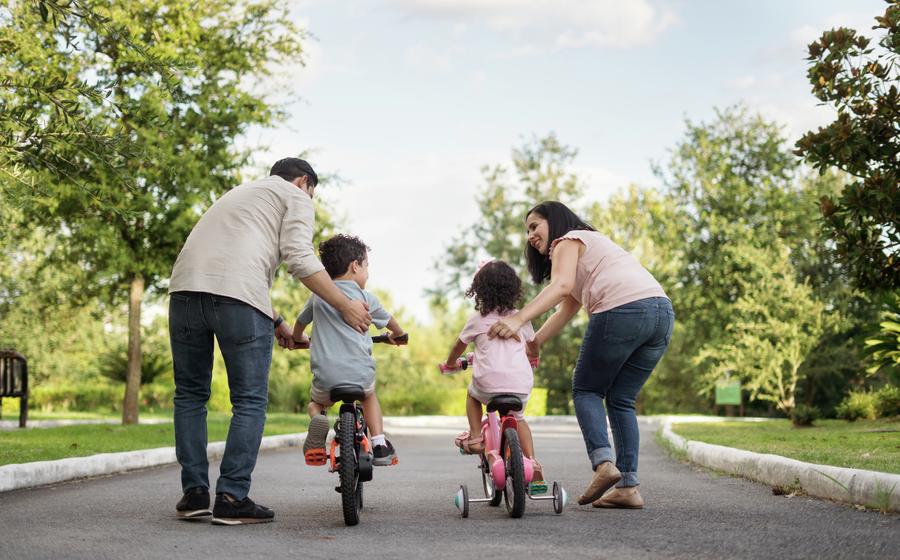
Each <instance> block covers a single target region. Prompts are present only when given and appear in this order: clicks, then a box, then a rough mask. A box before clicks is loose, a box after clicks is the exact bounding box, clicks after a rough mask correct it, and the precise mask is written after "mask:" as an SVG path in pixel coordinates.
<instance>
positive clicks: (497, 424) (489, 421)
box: [473, 412, 534, 501]
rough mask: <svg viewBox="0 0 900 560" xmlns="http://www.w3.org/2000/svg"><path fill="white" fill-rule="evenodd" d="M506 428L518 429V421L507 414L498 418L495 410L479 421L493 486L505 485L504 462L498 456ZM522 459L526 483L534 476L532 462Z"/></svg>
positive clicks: (526, 458)
mask: <svg viewBox="0 0 900 560" xmlns="http://www.w3.org/2000/svg"><path fill="white" fill-rule="evenodd" d="M507 428H512V429H513V430H518V422H516V419H515V417H514V416H512V415H509V414H508V415H506V416H503V417H502V418H499V419H498V414H497V413H496V412H488V413H487V414H486V415H485V417H484V419H483V420H482V421H481V435H482V436H483V437H484V455H485V459H486V460H487V464H488V465H490V469H491V479H492V480H493V482H494V488H503V486H505V485H506V463H505V461H504V460H503V457H501V456H500V450H501V449H503V444H504V441H503V433H504V432H505V431H506V429H507ZM522 460H523V463H524V466H525V484H528V483H530V482H531V480H532V478H533V477H534V463H533V462H532V460H531V459H529V458H528V457H523V458H522ZM473 501H475V500H473Z"/></svg>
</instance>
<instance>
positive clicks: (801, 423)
mask: <svg viewBox="0 0 900 560" xmlns="http://www.w3.org/2000/svg"><path fill="white" fill-rule="evenodd" d="M819 417H820V414H819V409H817V408H816V407H814V406H809V405H808V404H798V405H797V406H795V407H794V408H792V409H791V424H793V425H794V426H797V427H807V426H812V425H813V423H814V422H815V421H816V420H818V419H819Z"/></svg>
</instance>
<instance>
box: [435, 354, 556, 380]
mask: <svg viewBox="0 0 900 560" xmlns="http://www.w3.org/2000/svg"><path fill="white" fill-rule="evenodd" d="M474 363H475V353H474V352H469V353H468V354H466V355H465V356H462V357H460V358H457V359H456V366H455V367H450V366H448V365H447V364H445V363H440V364H438V369H439V370H440V371H441V374H443V375H450V374H451V373H457V372H459V371H462V370H464V369H468V367H469V365H470V364H474ZM528 363H529V364H530V365H531V369H537V367H538V366H539V365H541V358H540V357H539V356H538V357H534V358H532V357H531V356H529V357H528Z"/></svg>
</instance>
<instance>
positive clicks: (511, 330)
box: [488, 313, 522, 340]
mask: <svg viewBox="0 0 900 560" xmlns="http://www.w3.org/2000/svg"><path fill="white" fill-rule="evenodd" d="M520 328H522V321H521V320H520V319H519V314H518V313H514V314H512V315H510V316H509V317H504V318H502V319H500V320H499V321H497V322H496V323H494V325H493V326H492V327H491V330H489V331H488V338H495V337H498V336H499V337H500V338H514V339H516V340H522V339H521V338H519V329H520Z"/></svg>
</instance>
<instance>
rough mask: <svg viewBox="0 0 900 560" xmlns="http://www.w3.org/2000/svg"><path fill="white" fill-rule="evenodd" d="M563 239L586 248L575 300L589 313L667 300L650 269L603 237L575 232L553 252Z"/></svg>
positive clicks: (555, 241)
mask: <svg viewBox="0 0 900 560" xmlns="http://www.w3.org/2000/svg"><path fill="white" fill-rule="evenodd" d="M563 239H574V240H576V241H579V242H580V243H581V244H582V245H584V253H583V254H582V255H581V257H580V258H579V259H578V266H577V267H576V269H575V286H574V287H573V288H572V294H571V295H572V297H573V298H575V299H576V300H578V303H580V304H581V306H582V307H584V310H585V311H587V312H588V313H601V312H603V311H609V310H610V309H613V308H615V307H619V306H620V305H625V304H626V303H631V302H632V301H637V300H639V299H644V298H650V297H664V298H667V297H668V296H667V295H666V292H664V291H663V289H662V286H660V285H659V282H657V281H656V279H655V278H653V276H652V275H651V274H650V273H649V272H647V269H646V268H644V267H643V266H641V263H639V262H638V261H637V259H635V258H634V257H632V256H631V253H629V252H628V251H626V250H625V249H622V248H621V247H619V246H618V245H616V244H615V243H613V242H612V240H611V239H610V238H608V237H606V236H605V235H603V234H602V233H598V232H596V231H587V230H572V231H570V232H569V233H567V234H565V235H563V236H561V237H560V238H559V239H556V240H554V241H553V243H552V244H551V245H550V258H553V249H554V248H556V244H557V243H559V242H560V241H561V240H563Z"/></svg>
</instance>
